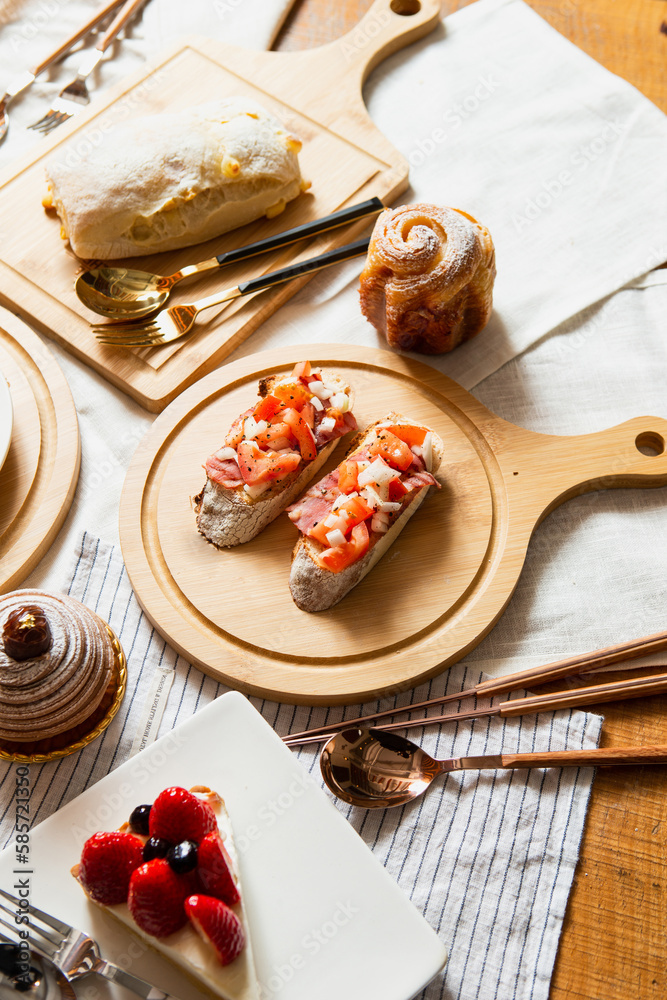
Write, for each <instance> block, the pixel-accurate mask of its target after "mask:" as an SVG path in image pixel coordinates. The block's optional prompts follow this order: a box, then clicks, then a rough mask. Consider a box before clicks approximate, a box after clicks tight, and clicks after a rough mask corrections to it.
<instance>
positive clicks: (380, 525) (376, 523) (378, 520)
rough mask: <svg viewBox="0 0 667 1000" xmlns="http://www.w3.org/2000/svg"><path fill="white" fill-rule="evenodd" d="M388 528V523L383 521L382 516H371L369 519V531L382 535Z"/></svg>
mask: <svg viewBox="0 0 667 1000" xmlns="http://www.w3.org/2000/svg"><path fill="white" fill-rule="evenodd" d="M388 528H389V523H388V522H387V521H385V520H383V516H382V514H373V516H372V518H371V531H377V532H378V534H384V532H385V531H387V530H388Z"/></svg>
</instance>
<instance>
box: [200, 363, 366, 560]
mask: <svg viewBox="0 0 667 1000" xmlns="http://www.w3.org/2000/svg"><path fill="white" fill-rule="evenodd" d="M322 377H323V380H324V381H325V382H326V383H327V385H331V386H336V387H337V388H338V389H339V390H340V391H341V392H344V393H346V395H347V396H348V397H349V400H350V410H352V406H353V404H354V392H353V390H352V389H351V387H350V386H349V385H347V383H346V382H345V381H344V379H342V378H340V377H339V376H338V375H336V374H335V373H334V372H329V371H322ZM277 381H278V377H277V376H270V377H267V378H263V379H261V380H260V396H262V397H264V396H267V395H269V394H270V393H271V390H272V388H273V386H274V385H275V384H276V382H277ZM339 441H340V437H338V438H335V439H334V440H333V441H330V442H329V443H328V444H325V445H324V447H322V448H321V449H320V450H319V451H318V453H317V457H316V458H314V459H313V460H312V461H311V462H305V461H302V462H301V464H300V465H299V467H298V468H297V469H295V470H294V471H293V472H290V473H289V474H288V475H286V476H284V477H283V478H282V479H280V480H276V482H274V483H272V484H271V486H269V487H268V489H266V490H265V491H264V492H263V493H262V494H261V496H259V497H258V498H257V499H254V500H253V499H252V498H251V497H249V496H248V494H247V493H246V492H245V490H244V488H243V485H240V486H238V487H237V488H235V489H230V488H228V487H226V486H221V485H220V484H219V483H216V482H215V481H214V480H212V479H210V478H209V477H207V479H206V484H205V485H204V488H203V490H202V491H201V493H199V494H198V495H197V496H196V497H195V498H194V509H195V514H196V515H197V527H198V528H199V531H200V533H201V534H202V535H204V537H205V538H207V539H208V541H209V542H211V543H212V544H213V545H216V546H217V547H218V548H231V547H232V546H234V545H241V544H243V543H244V542H249V541H250V539H251V538H255V536H256V535H258V534H259V533H260V531H263V529H264V528H266V526H267V525H268V524H270V523H271V521H274V520H275V519H276V518H277V517H278V515H279V514H281V513H282V512H283V511H284V510H285V508H286V507H288V506H289V505H290V504H291V503H292V501H293V500H296V498H297V497H298V496H299V494H300V493H302V492H303V490H304V489H305V488H306V486H307V485H308V483H309V482H310V481H311V480H312V479H314V478H315V476H316V475H317V473H318V472H319V471H320V469H321V468H322V466H323V465H324V463H325V462H326V460H327V459H328V458H329V456H330V455H331V453H332V452H333V451H334V449H335V448H336V446H337V445H338V442H339Z"/></svg>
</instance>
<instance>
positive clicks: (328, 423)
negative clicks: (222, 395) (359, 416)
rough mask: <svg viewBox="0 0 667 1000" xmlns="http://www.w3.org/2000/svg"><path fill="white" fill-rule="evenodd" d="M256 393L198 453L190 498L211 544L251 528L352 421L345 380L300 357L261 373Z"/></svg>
mask: <svg viewBox="0 0 667 1000" xmlns="http://www.w3.org/2000/svg"><path fill="white" fill-rule="evenodd" d="M259 395H260V399H259V401H258V402H257V403H255V404H254V405H253V406H251V407H250V408H249V409H248V410H246V411H245V413H242V414H241V415H240V416H239V417H237V419H236V420H235V421H234V423H233V424H232V426H231V428H230V430H229V432H228V434H227V437H226V438H225V442H224V444H223V446H222V447H221V448H219V449H218V451H216V452H214V453H213V454H212V455H210V456H209V458H208V459H207V460H206V465H205V466H204V468H205V470H206V483H205V485H204V488H203V490H202V491H201V493H200V494H199V495H198V496H196V497H195V498H194V506H195V514H196V516H197V527H198V528H199V531H200V532H201V534H202V535H204V536H205V537H206V538H207V539H208V540H209V542H212V543H213V544H214V545H216V546H218V548H228V547H231V546H234V545H240V544H242V543H243V542H248V541H250V539H251V538H254V537H255V536H256V535H258V534H259V532H260V531H262V529H263V528H265V527H266V526H267V524H269V523H270V522H271V521H273V520H274V519H275V518H276V517H277V516H278V515H279V514H280V513H282V511H283V510H285V508H286V507H287V506H288V505H289V504H290V503H291V502H292V501H293V500H294V499H295V497H297V496H298V495H299V494H300V493H301V492H302V491H303V490H304V489H305V487H306V486H307V485H308V483H309V482H310V481H311V479H313V478H314V477H315V476H316V475H317V473H318V472H319V470H320V469H321V468H322V466H323V465H324V463H325V461H326V460H327V458H328V457H329V455H330V454H331V452H332V451H333V449H334V448H335V447H336V444H337V443H338V440H339V439H340V438H341V437H342V436H343V435H345V434H347V433H348V432H349V431H354V430H356V429H357V422H356V420H355V418H354V416H353V414H352V403H353V393H352V389H351V387H350V386H349V385H347V383H346V382H345V381H344V380H343V379H342V378H341V377H340V376H338V375H336V374H334V373H332V372H325V371H321V370H320V369H313V368H311V365H310V362H308V361H302V362H299V363H298V364H297V365H296V366H295V367H294V369H293V371H292V372H291V373H290V374H288V375H283V376H276V375H271V376H267V377H266V378H263V379H261V380H260V383H259Z"/></svg>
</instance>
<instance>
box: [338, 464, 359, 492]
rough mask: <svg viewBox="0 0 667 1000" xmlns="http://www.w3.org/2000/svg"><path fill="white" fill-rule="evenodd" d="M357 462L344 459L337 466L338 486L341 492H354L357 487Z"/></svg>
mask: <svg viewBox="0 0 667 1000" xmlns="http://www.w3.org/2000/svg"><path fill="white" fill-rule="evenodd" d="M358 476H359V463H358V462H355V461H354V460H353V459H346V460H345V461H344V462H341V464H340V465H339V466H338V486H339V487H340V491H341V493H355V492H356V491H357V490H358V489H359V480H358V478H357V477H358Z"/></svg>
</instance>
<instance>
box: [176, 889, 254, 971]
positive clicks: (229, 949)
mask: <svg viewBox="0 0 667 1000" xmlns="http://www.w3.org/2000/svg"><path fill="white" fill-rule="evenodd" d="M185 912H186V913H187V915H188V917H189V918H190V923H191V924H192V926H193V927H194V929H195V930H196V931H197V933H198V934H199V936H200V937H201V938H203V940H204V941H208V942H209V943H210V944H211V945H212V946H213V948H214V950H215V953H216V954H217V956H218V958H219V959H220V964H221V965H229V963H230V962H233V961H234V959H235V958H238V956H239V955H240V954H241V952H242V951H243V949H244V947H245V934H244V933H243V927H242V925H241V921H240V920H239V918H238V917H237V916H236V914H235V913H234V911H233V910H230V909H229V907H228V906H227V904H226V903H223V902H222V900H221V899H214V898H213V896H189V897H188V899H186V901H185Z"/></svg>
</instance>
